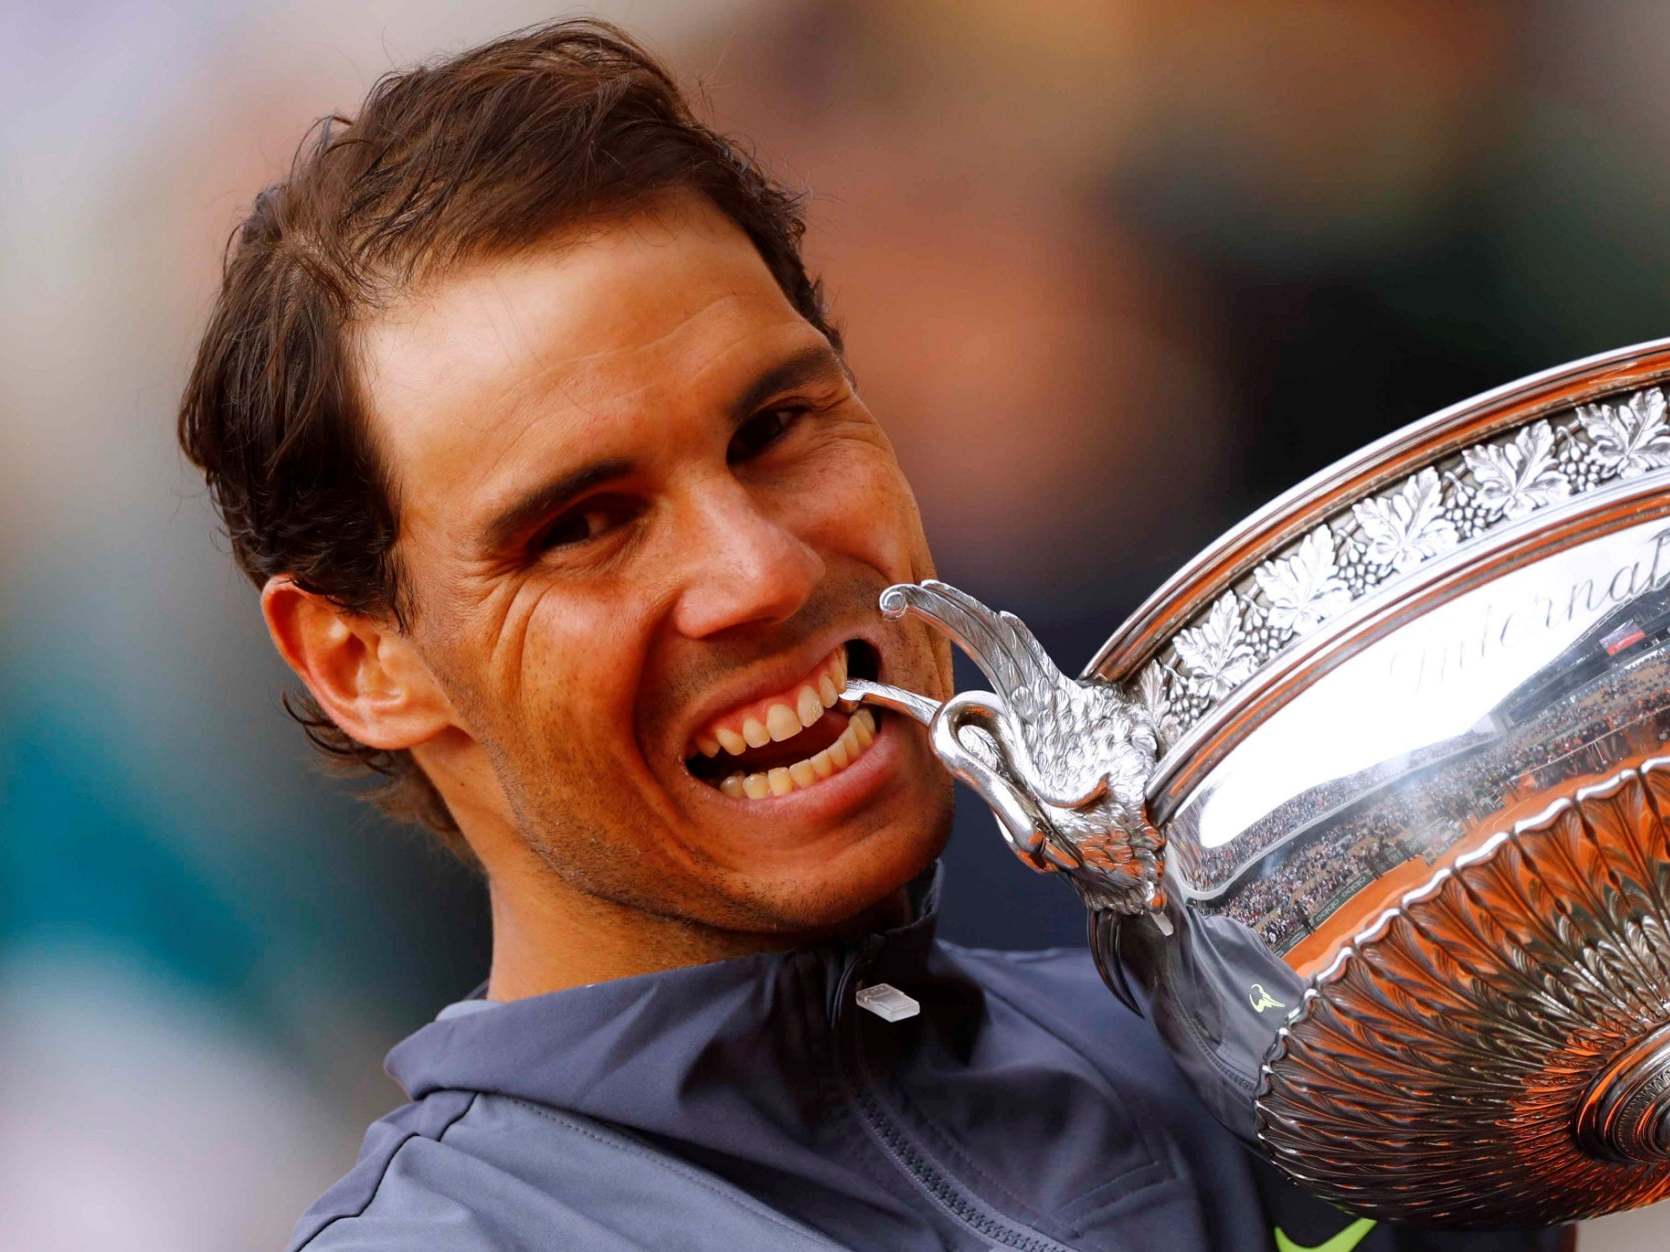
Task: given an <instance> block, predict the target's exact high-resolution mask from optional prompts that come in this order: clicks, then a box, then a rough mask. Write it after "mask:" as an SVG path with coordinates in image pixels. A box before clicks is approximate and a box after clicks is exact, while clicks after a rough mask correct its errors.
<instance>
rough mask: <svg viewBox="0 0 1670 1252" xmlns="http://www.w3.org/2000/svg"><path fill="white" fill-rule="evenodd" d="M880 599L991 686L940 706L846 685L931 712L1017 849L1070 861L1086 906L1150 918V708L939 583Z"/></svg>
mask: <svg viewBox="0 0 1670 1252" xmlns="http://www.w3.org/2000/svg"><path fill="white" fill-rule="evenodd" d="M881 611H882V613H883V614H884V615H886V616H887V617H889V618H894V619H897V618H901V617H904V616H905V615H907V614H909V615H911V616H915V617H919V618H921V619H922V620H924V621H925V622H927V623H928V624H929V625H931V626H933V627H934V628H935V629H937V630H939V631H941V632H943V633H944V634H946V635H947V636H949V637H950V638H951V640H952V641H953V642H954V643H956V644H957V646H958V647H960V648H961V649H962V650H963V651H964V652H966V653H967V654H968V656H969V658H970V659H971V660H972V661H973V662H974V663H975V665H977V666H978V667H979V668H980V671H981V672H982V673H983V674H985V676H986V678H987V679H988V680H989V681H990V682H991V684H992V686H993V687H994V688H996V690H995V691H965V692H961V693H959V694H958V695H956V696H953V697H952V698H951V699H950V700H947V701H946V702H945V703H944V704H943V705H940V704H936V703H935V702H934V701H932V700H928V699H926V698H924V697H922V696H918V695H915V694H914V693H911V692H905V691H902V690H901V689H899V688H894V687H888V686H886V685H885V684H881V683H872V682H865V681H860V680H854V681H852V682H850V683H849V684H848V687H847V691H846V692H844V693H843V694H844V695H845V696H846V697H847V698H849V699H852V700H863V701H867V702H870V703H876V704H881V705H884V706H886V707H889V708H893V709H895V710H897V711H900V712H904V713H906V714H908V715H909V716H912V717H914V718H916V720H918V721H920V722H922V723H923V724H924V725H926V726H927V727H928V728H929V733H930V738H931V741H932V743H933V747H934V751H935V752H936V754H937V755H938V756H939V758H940V760H941V761H943V762H944V763H945V765H946V767H947V768H948V769H950V770H951V772H952V773H953V774H955V775H956V776H957V777H958V778H960V779H962V780H963V781H964V782H966V783H968V784H969V786H971V787H972V788H973V789H974V790H975V791H976V792H977V793H978V794H979V795H980V797H981V798H982V799H984V800H985V801H986V803H987V804H988V805H989V806H990V807H991V809H992V811H993V813H994V814H995V815H996V817H997V821H998V828H999V830H1000V831H1001V832H1002V833H1003V836H1004V839H1005V840H1006V841H1007V842H1008V844H1009V846H1010V848H1011V849H1012V850H1013V851H1014V852H1015V854H1016V855H1017V856H1019V857H1020V858H1021V860H1022V861H1024V862H1026V863H1027V864H1028V865H1030V866H1031V867H1032V868H1034V869H1038V870H1045V871H1055V870H1060V871H1065V872H1066V873H1068V874H1069V875H1070V876H1071V877H1072V879H1073V881H1074V884H1075V885H1076V886H1077V887H1078V888H1079V890H1080V894H1081V895H1083V896H1084V898H1085V901H1086V903H1087V904H1089V905H1090V906H1091V907H1092V908H1095V909H1112V910H1114V911H1116V912H1120V913H1140V912H1149V913H1154V914H1155V915H1156V917H1158V910H1159V909H1160V908H1161V906H1163V904H1164V901H1165V897H1164V894H1163V892H1162V891H1161V889H1160V879H1161V875H1162V873H1163V870H1164V864H1163V861H1162V860H1161V858H1160V854H1161V852H1163V850H1164V845H1165V841H1164V838H1163V836H1161V835H1160V833H1159V832H1158V831H1157V830H1155V828H1154V827H1153V825H1152V824H1151V823H1150V822H1149V821H1148V818H1147V814H1146V811H1145V804H1144V800H1145V796H1144V792H1145V790H1146V786H1147V782H1148V777H1149V775H1150V774H1151V773H1152V771H1153V767H1154V762H1155V758H1156V756H1157V753H1158V746H1159V745H1158V738H1157V736H1156V734H1155V730H1154V726H1153V722H1152V718H1151V717H1150V716H1149V714H1148V712H1147V710H1146V709H1145V708H1144V707H1143V706H1142V705H1141V704H1140V703H1138V702H1137V701H1134V700H1131V699H1129V698H1128V697H1126V696H1125V695H1124V693H1123V692H1121V691H1120V690H1119V689H1118V688H1116V687H1114V686H1113V685H1111V684H1109V683H1105V682H1100V681H1089V682H1085V681H1080V680H1077V679H1073V678H1070V677H1068V676H1067V675H1066V674H1064V673H1062V671H1061V670H1060V669H1059V668H1058V667H1057V666H1056V664H1055V662H1054V661H1052V660H1051V659H1050V657H1049V654H1048V653H1047V652H1045V651H1044V648H1043V645H1042V644H1040V643H1039V642H1038V640H1037V638H1036V636H1034V635H1033V633H1032V632H1031V631H1030V630H1028V629H1027V628H1026V625H1025V623H1023V622H1022V621H1021V620H1020V619H1019V618H1018V617H1015V616H1014V615H1013V614H1011V613H1001V612H997V611H994V610H993V609H990V608H988V607H987V606H986V605H984V604H982V603H981V602H980V601H978V600H976V599H975V598H974V597H973V596H970V595H968V594H967V593H965V592H962V591H959V590H957V589H956V588H955V587H951V586H949V585H947V584H945V583H942V582H937V581H932V580H930V581H927V582H922V583H915V584H910V583H902V584H899V585H896V586H892V587H889V588H888V589H887V590H886V591H885V592H883V593H882V597H881Z"/></svg>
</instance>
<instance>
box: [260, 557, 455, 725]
mask: <svg viewBox="0 0 1670 1252" xmlns="http://www.w3.org/2000/svg"><path fill="white" fill-rule="evenodd" d="M261 615H262V616H263V617H264V618H266V621H267V633H268V634H270V635H271V636H272V641H273V646H274V647H276V648H277V649H278V652H279V655H280V656H282V657H283V658H284V659H285V661H287V662H288V663H289V665H290V668H291V669H293V670H295V671H296V675H297V677H299V678H300V679H301V680H302V682H304V683H305V684H307V689H308V690H309V691H310V692H312V693H313V698H314V699H315V700H317V701H318V702H319V707H320V708H322V709H323V710H324V711H325V713H326V715H327V716H328V717H329V718H330V719H331V721H333V722H335V723H336V724H337V726H339V727H340V728H341V729H342V730H343V731H345V732H346V733H348V734H350V735H352V736H353V737H354V738H355V739H357V740H359V741H360V742H361V743H363V744H365V745H366V746H367V747H372V748H378V749H382V750H385V751H394V750H397V749H400V748H410V747H413V746H415V745H417V744H420V743H423V742H425V741H427V740H429V739H433V738H434V737H435V736H436V735H438V734H440V733H441V732H442V731H443V730H445V729H446V728H447V727H448V726H451V725H453V724H454V722H453V710H452V705H451V702H450V701H449V700H447V698H446V696H445V694H444V693H443V692H442V691H441V688H440V685H439V684H438V683H436V681H435V679H434V676H433V675H432V674H431V673H430V671H429V667H428V666H427V665H425V664H424V663H423V660H422V658H420V657H419V656H418V654H417V651H416V649H415V648H413V646H412V643H411V641H410V640H409V639H408V638H407V637H406V636H405V635H403V634H401V633H400V632H399V630H397V629H396V628H395V627H394V624H393V623H392V622H384V621H381V620H378V619H376V618H372V617H366V616H363V615H361V614H357V613H351V612H349V611H347V610H346V609H343V608H341V607H340V606H338V605H336V604H333V603H331V601H329V600H328V599H326V598H325V597H324V596H321V595H317V594H316V593H314V592H311V591H304V590H303V589H302V588H300V587H298V586H296V584H295V583H294V582H292V581H291V580H290V578H289V577H288V576H287V575H283V574H280V575H275V576H274V577H272V578H269V579H268V580H267V585H266V586H265V587H263V588H262V589H261Z"/></svg>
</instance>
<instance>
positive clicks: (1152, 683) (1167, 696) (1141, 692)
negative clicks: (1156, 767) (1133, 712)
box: [1137, 662, 1183, 746]
mask: <svg viewBox="0 0 1670 1252" xmlns="http://www.w3.org/2000/svg"><path fill="white" fill-rule="evenodd" d="M1167 674H1168V671H1167V670H1166V669H1165V667H1164V666H1162V665H1160V664H1159V663H1158V662H1156V663H1154V664H1153V665H1149V666H1146V667H1145V668H1144V669H1143V671H1142V673H1141V674H1139V675H1138V676H1137V699H1139V700H1141V701H1142V704H1143V707H1144V708H1146V709H1147V710H1148V716H1150V717H1152V718H1153V719H1154V728H1155V730H1157V731H1158V732H1159V735H1160V742H1161V743H1162V744H1163V745H1167V746H1169V745H1170V744H1171V743H1173V742H1174V741H1175V740H1176V739H1177V736H1178V735H1179V734H1180V733H1181V732H1182V730H1183V723H1182V719H1181V718H1180V717H1178V715H1177V709H1176V706H1174V705H1173V704H1172V702H1171V690H1170V688H1171V683H1170V682H1169V680H1168V677H1167Z"/></svg>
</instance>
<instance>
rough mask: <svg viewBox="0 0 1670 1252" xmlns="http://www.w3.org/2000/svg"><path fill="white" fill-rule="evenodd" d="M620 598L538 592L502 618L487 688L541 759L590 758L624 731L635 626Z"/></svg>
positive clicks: (522, 748) (602, 754)
mask: <svg viewBox="0 0 1670 1252" xmlns="http://www.w3.org/2000/svg"><path fill="white" fill-rule="evenodd" d="M623 603H626V601H625V600H624V599H623V598H622V597H619V596H613V595H610V594H609V593H607V592H601V593H598V594H596V595H586V596H575V595H571V594H564V595H558V594H555V593H554V592H553V593H549V594H543V595H541V596H540V597H539V599H538V601H537V603H535V604H534V605H533V607H532V608H531V610H530V611H528V612H527V613H526V614H525V616H524V617H523V619H522V620H521V621H520V622H515V623H512V622H509V621H507V623H506V625H507V627H512V626H513V627H514V629H513V630H507V633H506V635H505V636H504V637H503V646H502V647H501V648H500V650H499V655H498V656H497V657H496V669H497V680H496V681H495V682H494V684H493V686H494V689H495V690H496V691H497V692H498V693H499V698H500V699H501V700H502V701H503V708H502V710H501V712H502V714H503V716H501V717H499V718H498V719H496V720H498V721H499V723H500V725H501V726H503V727H504V728H505V729H506V730H507V731H508V732H509V733H510V734H511V735H514V736H517V737H519V738H520V739H521V740H522V742H519V743H518V742H510V743H507V744H506V745H505V746H506V747H507V748H508V749H509V750H510V752H511V753H512V754H513V755H522V754H524V753H525V752H527V751H528V750H529V749H532V750H533V754H534V755H539V756H544V757H547V758H550V757H552V756H553V755H555V756H560V757H562V758H570V757H572V758H576V759H585V760H597V759H602V758H606V757H607V756H609V755H610V752H609V749H608V747H607V744H608V743H609V742H611V741H614V740H615V739H616V738H617V736H618V735H619V734H621V733H630V727H631V708H632V700H633V695H634V692H635V691H636V685H637V675H638V674H639V672H640V669H641V665H642V647H641V639H642V632H641V631H638V630H636V629H635V628H634V626H633V624H632V622H631V621H630V620H629V615H628V614H625V613H623V612H622V604H623Z"/></svg>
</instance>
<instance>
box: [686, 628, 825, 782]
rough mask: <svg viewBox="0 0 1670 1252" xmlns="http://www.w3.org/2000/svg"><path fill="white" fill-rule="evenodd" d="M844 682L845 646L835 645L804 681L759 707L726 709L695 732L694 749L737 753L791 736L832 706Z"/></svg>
mask: <svg viewBox="0 0 1670 1252" xmlns="http://www.w3.org/2000/svg"><path fill="white" fill-rule="evenodd" d="M846 684H847V650H846V648H845V646H842V647H840V648H837V649H836V650H835V651H834V652H833V653H832V654H831V655H830V657H829V659H828V660H827V661H825V662H824V663H823V665H822V666H821V667H819V669H818V672H817V673H815V674H813V675H812V677H811V678H809V679H808V680H807V681H806V682H804V683H802V684H801V685H800V686H799V687H798V688H796V689H795V690H794V691H792V692H785V693H784V694H783V695H781V696H778V697H777V698H775V699H774V700H772V701H771V702H770V703H769V704H766V705H765V706H764V707H763V708H762V707H760V706H759V705H753V706H751V707H750V708H749V709H748V711H747V712H746V713H742V714H740V715H739V714H736V713H730V714H726V716H725V717H724V718H722V719H720V720H719V721H717V722H714V723H712V724H710V725H709V726H708V727H707V728H706V729H704V730H701V731H698V732H697V733H696V750H697V751H698V752H700V753H701V754H702V755H703V756H706V757H715V756H718V755H719V754H720V753H721V752H726V753H729V754H730V755H731V756H740V755H741V754H742V753H744V752H746V751H747V750H748V749H749V748H763V747H764V746H765V745H766V744H768V743H773V742H775V743H781V742H783V740H785V739H792V738H794V737H795V736H796V735H798V734H799V733H800V732H801V731H802V730H805V729H806V728H807V727H808V726H811V725H813V724H815V723H816V722H817V720H818V719H819V718H820V717H822V716H823V713H824V710H825V709H832V708H834V707H835V701H836V699H837V698H838V693H839V692H840V690H841V688H843V687H845V686H846Z"/></svg>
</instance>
